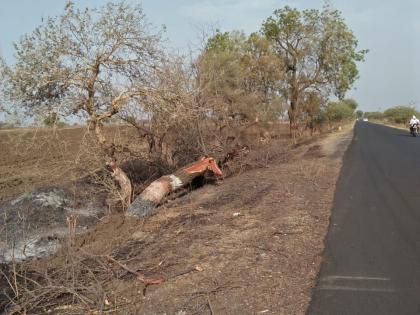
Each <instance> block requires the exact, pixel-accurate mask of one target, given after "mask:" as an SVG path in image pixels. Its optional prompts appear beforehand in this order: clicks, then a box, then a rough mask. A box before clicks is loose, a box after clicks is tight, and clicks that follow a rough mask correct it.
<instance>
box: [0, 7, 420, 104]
mask: <svg viewBox="0 0 420 315" xmlns="http://www.w3.org/2000/svg"><path fill="white" fill-rule="evenodd" d="M74 2H75V3H76V5H77V6H79V7H86V6H89V7H97V6H100V5H101V4H104V3H105V1H101V0H75V1H74ZM129 2H133V3H134V2H136V1H135V0H131V1H129ZM65 3H66V1H65V0H0V30H1V31H0V55H2V56H3V57H4V58H5V59H6V60H7V61H8V62H9V63H10V62H13V53H14V51H13V45H12V42H16V41H18V40H19V38H20V36H22V35H23V34H25V33H28V32H31V31H32V30H33V29H34V27H35V26H37V25H38V24H40V23H41V18H43V17H47V16H49V15H58V14H60V13H61V12H62V10H63V8H64V5H65ZM323 3H324V1H322V0H312V1H310V0H293V1H280V0H202V1H198V0H144V1H142V4H143V8H144V11H145V13H146V16H147V18H148V20H149V21H150V22H151V23H152V24H153V25H155V26H156V27H159V26H161V25H162V24H164V25H166V27H167V34H166V36H167V38H168V39H169V44H170V46H171V47H174V48H176V49H179V50H180V51H186V50H187V48H188V47H189V46H192V47H194V46H195V45H196V44H197V43H198V38H199V35H198V33H199V29H200V28H201V27H203V26H204V25H216V26H218V27H219V28H220V29H221V30H222V31H228V30H233V29H238V30H244V31H245V32H246V33H250V32H253V31H257V30H259V28H260V25H261V23H262V21H263V20H265V19H266V18H267V17H268V16H270V15H271V14H272V12H273V10H274V9H276V8H281V7H283V6H285V5H289V6H292V7H297V8H298V9H307V8H316V9H320V8H321V7H322V5H323ZM330 3H332V4H333V6H334V7H335V8H337V9H339V10H340V11H342V14H343V17H344V18H345V20H346V22H347V24H348V25H349V27H350V29H352V30H353V32H354V33H355V35H356V37H357V38H358V39H359V46H360V48H361V49H365V48H367V49H369V50H370V52H369V54H368V55H367V57H366V61H365V63H362V64H360V66H359V69H360V79H359V81H358V82H357V83H356V85H355V89H354V90H352V91H350V92H349V93H348V96H349V97H354V98H355V99H356V100H357V101H358V102H359V104H360V106H361V109H362V110H377V109H381V110H383V109H385V108H387V107H391V106H395V105H414V106H416V107H417V109H420V66H419V63H418V59H419V58H420V18H419V13H420V1H418V0H352V1H350V0H335V1H330Z"/></svg>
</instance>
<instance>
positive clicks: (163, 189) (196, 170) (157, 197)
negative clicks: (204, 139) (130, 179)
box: [127, 157, 222, 217]
mask: <svg viewBox="0 0 420 315" xmlns="http://www.w3.org/2000/svg"><path fill="white" fill-rule="evenodd" d="M206 171H211V172H213V173H214V174H215V175H217V176H222V171H221V170H220V169H219V167H218V166H217V163H216V161H215V160H214V159H213V158H210V157H209V158H202V159H200V160H199V161H197V162H194V163H192V164H190V165H187V166H185V167H184V168H182V169H180V170H178V171H176V172H175V173H173V174H171V175H165V176H162V177H161V178H159V179H157V180H155V181H154V182H153V183H151V184H150V185H149V186H148V187H146V189H145V190H143V192H142V193H141V194H140V195H139V196H138V197H137V198H136V199H135V200H134V201H133V203H132V204H131V205H130V207H129V208H128V210H127V214H129V215H134V216H138V217H145V216H147V215H148V214H150V212H152V211H153V209H154V208H156V207H157V206H158V205H159V204H160V203H161V202H162V201H163V199H164V198H165V196H167V195H168V194H169V193H171V192H174V191H176V190H177V189H179V188H182V187H185V186H187V185H188V184H190V183H191V182H192V181H193V180H194V179H195V178H197V177H199V176H202V175H204V173H205V172H206Z"/></svg>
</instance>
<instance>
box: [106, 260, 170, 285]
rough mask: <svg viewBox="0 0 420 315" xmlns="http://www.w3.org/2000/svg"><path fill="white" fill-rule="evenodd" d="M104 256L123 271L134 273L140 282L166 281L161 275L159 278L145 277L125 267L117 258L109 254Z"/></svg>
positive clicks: (148, 283)
mask: <svg viewBox="0 0 420 315" xmlns="http://www.w3.org/2000/svg"><path fill="white" fill-rule="evenodd" d="M105 258H106V259H108V260H109V261H111V262H113V263H115V264H117V265H118V266H120V267H121V268H122V269H124V270H125V271H128V272H129V273H132V274H134V275H136V276H137V279H138V280H140V281H141V282H143V283H144V284H146V285H150V284H161V283H163V282H165V281H166V280H165V279H164V278H163V277H161V278H147V277H146V276H144V275H143V274H141V273H139V272H137V271H135V270H132V269H130V268H129V267H127V265H124V264H123V263H121V262H119V261H118V260H116V259H114V258H113V257H111V256H109V255H105Z"/></svg>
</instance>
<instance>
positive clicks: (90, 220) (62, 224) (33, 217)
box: [0, 187, 103, 262]
mask: <svg viewBox="0 0 420 315" xmlns="http://www.w3.org/2000/svg"><path fill="white" fill-rule="evenodd" d="M102 214H103V213H102V209H101V207H100V205H96V204H95V203H94V202H92V201H90V202H86V203H83V205H81V204H80V202H76V201H74V200H72V199H71V198H70V196H69V195H68V194H67V193H66V191H65V190H64V189H62V188H58V187H43V188H39V189H36V190H34V191H32V192H28V193H24V194H22V195H20V196H18V197H17V198H16V199H14V200H12V201H10V202H9V203H6V204H5V205H3V206H2V207H1V208H0V262H10V261H12V260H16V261H22V260H25V259H27V258H31V257H42V256H46V255H49V254H51V253H54V252H55V251H56V250H57V249H58V248H59V246H60V241H61V240H62V239H63V238H65V237H66V235H67V234H68V228H67V217H68V216H70V215H73V216H76V217H77V230H76V232H78V233H80V232H83V231H85V230H86V229H87V228H88V227H89V226H92V225H93V224H95V223H96V222H97V219H98V218H99V217H100V216H102Z"/></svg>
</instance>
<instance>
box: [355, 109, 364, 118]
mask: <svg viewBox="0 0 420 315" xmlns="http://www.w3.org/2000/svg"><path fill="white" fill-rule="evenodd" d="M363 114H364V113H363V111H362V110H358V111H356V118H362V117H363Z"/></svg>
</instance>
